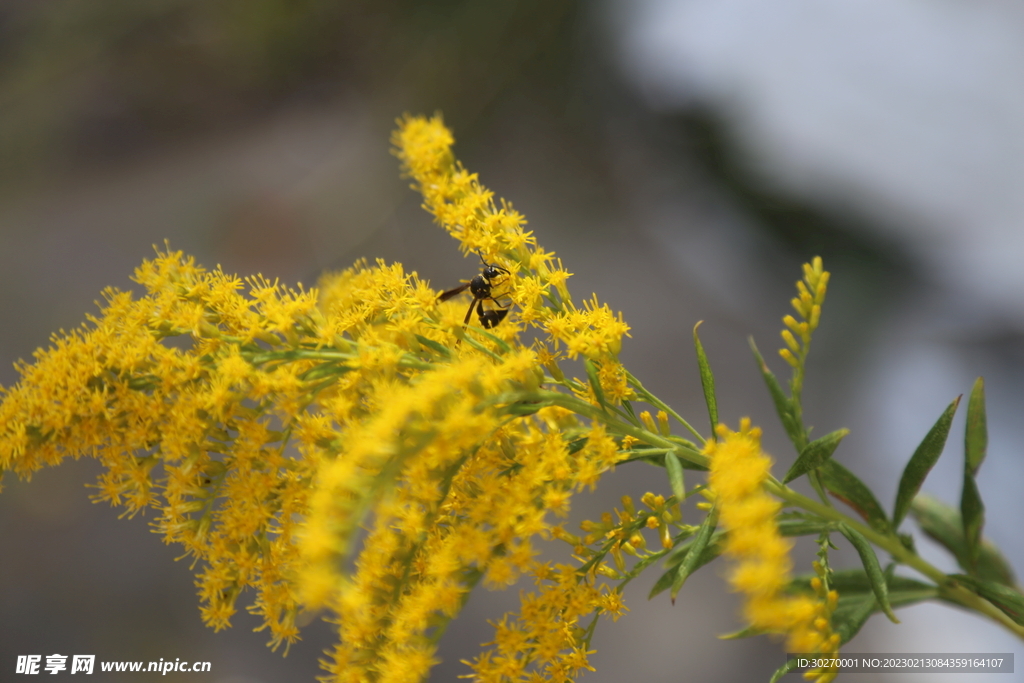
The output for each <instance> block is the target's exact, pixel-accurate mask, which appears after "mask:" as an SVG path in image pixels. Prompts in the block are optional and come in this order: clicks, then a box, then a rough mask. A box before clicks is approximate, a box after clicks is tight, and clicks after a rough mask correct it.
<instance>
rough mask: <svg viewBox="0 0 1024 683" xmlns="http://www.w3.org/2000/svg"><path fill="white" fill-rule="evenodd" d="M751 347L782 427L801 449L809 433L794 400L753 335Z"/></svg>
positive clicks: (798, 448)
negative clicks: (804, 426)
mask: <svg viewBox="0 0 1024 683" xmlns="http://www.w3.org/2000/svg"><path fill="white" fill-rule="evenodd" d="M750 349H751V350H752V351H753V352H754V359H755V360H757V367H758V368H759V369H760V370H761V375H762V376H763V377H764V383H765V384H766V385H767V386H768V393H769V394H771V396H772V402H773V403H774V404H775V412H776V413H778V415H779V420H781V421H782V427H783V428H784V429H785V430H786V434H787V435H788V436H789V440H790V441H792V442H793V445H794V446H796V448H797V450H800V449H801V448H802V445H803V443H804V442H805V441H806V439H807V435H806V434H804V430H803V427H802V426H801V425H800V421H799V420H798V419H797V418H796V414H795V413H794V412H793V402H792V401H790V400H789V398H788V397H787V396H786V394H785V392H783V391H782V387H781V386H780V385H779V381H778V380H777V379H775V375H773V374H772V371H771V370H769V369H768V364H767V363H765V362H764V358H762V357H761V353H760V352H759V351H758V350H757V346H756V345H755V344H754V338H753V337H751V338H750Z"/></svg>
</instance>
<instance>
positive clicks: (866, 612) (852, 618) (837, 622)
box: [832, 593, 878, 644]
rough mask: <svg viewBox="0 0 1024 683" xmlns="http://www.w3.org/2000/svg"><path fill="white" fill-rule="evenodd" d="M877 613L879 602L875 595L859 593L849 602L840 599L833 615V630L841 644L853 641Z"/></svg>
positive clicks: (848, 600)
mask: <svg viewBox="0 0 1024 683" xmlns="http://www.w3.org/2000/svg"><path fill="white" fill-rule="evenodd" d="M840 596H842V593H840ZM877 611H878V601H877V600H876V599H875V595H874V593H858V594H857V595H856V596H854V597H853V598H851V599H847V600H843V599H842V598H840V600H839V604H838V605H837V606H836V610H835V611H834V612H833V613H832V630H833V631H835V632H836V633H838V634H839V642H840V644H845V643H848V642H850V641H851V640H853V637H854V636H855V635H857V633H859V632H860V630H861V628H863V626H864V624H866V623H867V621H868V619H870V618H871V615H872V614H874V613H875V612H877Z"/></svg>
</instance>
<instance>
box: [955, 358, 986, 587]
mask: <svg viewBox="0 0 1024 683" xmlns="http://www.w3.org/2000/svg"><path fill="white" fill-rule="evenodd" d="M987 449H988V426H987V420H986V418H985V381H984V380H983V379H982V378H981V377H979V378H978V379H977V380H976V381H975V382H974V388H973V389H971V397H970V399H968V401H967V429H966V430H965V431H964V487H963V493H962V494H961V495H960V516H961V518H962V519H963V527H964V543H965V546H966V554H965V559H966V560H967V564H968V565H969V566H970V567H974V566H975V565H976V564H977V561H978V553H979V552H980V547H981V538H982V529H983V528H984V526H985V504H984V503H982V501H981V492H980V491H978V484H977V482H976V481H975V480H974V478H975V476H977V474H978V468H979V467H981V463H982V462H984V460H985V451H986V450H987ZM970 573H971V574H972V575H973V574H974V572H973V571H971V572H970Z"/></svg>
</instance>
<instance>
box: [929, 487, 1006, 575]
mask: <svg viewBox="0 0 1024 683" xmlns="http://www.w3.org/2000/svg"><path fill="white" fill-rule="evenodd" d="M910 514H911V515H912V516H913V518H914V521H916V522H917V523H918V524H919V525H920V527H921V531H923V532H924V533H925V534H927V535H928V536H929V537H930V538H932V539H933V540H935V541H936V542H937V543H939V544H940V545H942V547H944V548H945V549H946V550H948V551H949V552H950V553H952V554H953V557H955V558H956V561H957V564H959V565H960V567H961V568H962V569H963V570H964V571H965V572H967V573H968V574H970V575H971V576H974V577H976V578H978V579H982V580H984V581H993V582H995V583H1000V584H1002V585H1004V586H1014V585H1015V584H1016V579H1015V578H1014V575H1013V569H1011V568H1010V563H1009V562H1007V561H1006V558H1004V557H1003V554H1002V552H1000V550H999V548H997V547H996V546H995V545H994V544H993V543H992V542H990V541H988V540H986V539H984V538H983V539H982V540H981V543H980V544H979V545H978V557H977V559H976V560H975V561H974V562H973V563H972V562H971V560H970V558H969V557H968V555H967V542H966V541H965V540H964V528H963V523H962V522H961V518H960V512H959V511H957V509H956V508H954V507H953V506H952V505H947V504H946V503H943V502H942V501H941V500H939V499H938V498H935V497H933V496H929V495H928V494H926V493H922V494H920V495H919V496H918V497H917V498H915V499H914V503H913V504H912V505H911V506H910Z"/></svg>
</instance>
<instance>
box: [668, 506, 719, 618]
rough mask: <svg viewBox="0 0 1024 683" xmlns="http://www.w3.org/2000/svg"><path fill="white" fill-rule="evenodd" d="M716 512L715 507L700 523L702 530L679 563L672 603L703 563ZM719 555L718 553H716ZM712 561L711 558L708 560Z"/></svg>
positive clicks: (713, 527)
mask: <svg viewBox="0 0 1024 683" xmlns="http://www.w3.org/2000/svg"><path fill="white" fill-rule="evenodd" d="M715 517H717V515H716V514H715V511H714V509H712V510H711V512H709V513H708V516H707V517H705V518H704V522H703V523H702V524H701V525H700V531H698V532H697V538H695V539H693V547H692V548H690V552H689V553H687V554H686V557H685V558H684V559H683V561H682V562H681V563H680V564H679V568H678V569H677V570H676V575H675V578H674V579H673V580H672V591H671V592H670V593H669V595H670V597H671V599H672V604H673V605H674V604H676V596H677V595H678V594H679V591H680V590H681V589H682V587H683V584H684V583H686V579H687V578H689V576H690V574H692V573H693V572H695V571H697V569H698V567H700V566H701V565H702V564H703V563H702V562H701V560H702V559H703V556H704V553H705V551H706V550H707V548H708V541H710V540H711V534H713V533H714V531H715ZM716 555H717V553H716ZM708 561H710V560H708Z"/></svg>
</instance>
